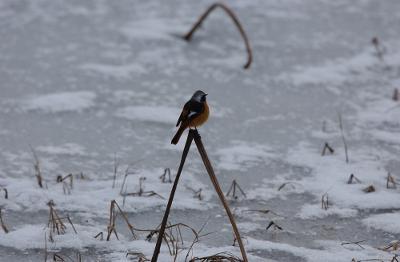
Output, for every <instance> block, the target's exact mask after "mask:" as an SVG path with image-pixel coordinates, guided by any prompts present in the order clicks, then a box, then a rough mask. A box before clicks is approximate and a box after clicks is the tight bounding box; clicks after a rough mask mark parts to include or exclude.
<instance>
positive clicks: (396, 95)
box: [392, 88, 400, 101]
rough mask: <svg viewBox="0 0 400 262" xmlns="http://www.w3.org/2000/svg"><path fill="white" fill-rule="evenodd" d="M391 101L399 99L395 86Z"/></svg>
mask: <svg viewBox="0 0 400 262" xmlns="http://www.w3.org/2000/svg"><path fill="white" fill-rule="evenodd" d="M392 99H393V101H399V99H400V98H399V89H397V88H395V89H394V90H393V96H392Z"/></svg>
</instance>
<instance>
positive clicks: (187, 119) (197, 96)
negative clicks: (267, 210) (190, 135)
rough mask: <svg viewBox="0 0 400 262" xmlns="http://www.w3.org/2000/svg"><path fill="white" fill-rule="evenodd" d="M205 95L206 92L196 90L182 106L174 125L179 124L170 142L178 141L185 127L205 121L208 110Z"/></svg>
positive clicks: (194, 125)
mask: <svg viewBox="0 0 400 262" xmlns="http://www.w3.org/2000/svg"><path fill="white" fill-rule="evenodd" d="M206 96H207V94H206V93H204V92H203V91H201V90H198V91H196V92H194V94H193V96H192V98H190V100H189V101H187V102H186V104H185V105H184V106H183V109H182V113H181V115H180V116H179V119H178V122H177V123H176V126H179V124H180V126H179V129H178V131H177V132H176V134H175V136H174V138H172V141H171V144H174V145H176V144H177V143H178V141H179V138H181V135H182V133H183V131H185V129H186V128H188V127H189V128H191V127H194V128H197V127H198V126H201V125H202V124H204V123H205V122H206V121H207V119H208V115H209V114H210V110H209V108H208V105H207V101H206Z"/></svg>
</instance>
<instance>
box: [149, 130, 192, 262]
mask: <svg viewBox="0 0 400 262" xmlns="http://www.w3.org/2000/svg"><path fill="white" fill-rule="evenodd" d="M192 141H193V134H192V133H191V132H189V135H188V137H187V139H186V144H185V148H184V149H183V153H182V158H181V163H180V165H179V168H178V173H177V174H176V177H175V180H174V184H173V186H172V189H171V193H170V195H169V199H168V204H167V207H166V209H165V212H164V217H163V219H162V222H161V226H160V231H159V232H158V238H157V243H156V246H155V248H154V252H153V257H152V258H151V262H157V260H158V255H159V253H160V248H161V243H162V239H163V236H164V232H165V227H166V225H167V221H168V216H169V212H170V210H171V206H172V202H173V200H174V196H175V191H176V188H177V186H178V182H179V178H180V176H181V173H182V169H183V165H184V164H185V160H186V157H187V154H188V153H189V149H190V145H191V144H192Z"/></svg>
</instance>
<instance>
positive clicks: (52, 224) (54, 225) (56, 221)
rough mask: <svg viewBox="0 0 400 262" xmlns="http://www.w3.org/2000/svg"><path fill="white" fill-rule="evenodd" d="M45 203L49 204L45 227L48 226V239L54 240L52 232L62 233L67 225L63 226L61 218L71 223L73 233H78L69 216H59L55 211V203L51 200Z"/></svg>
mask: <svg viewBox="0 0 400 262" xmlns="http://www.w3.org/2000/svg"><path fill="white" fill-rule="evenodd" d="M47 205H48V206H49V208H50V209H49V221H48V223H47V227H48V228H50V234H49V240H50V241H51V242H54V238H53V234H57V235H64V234H65V230H66V229H67V227H66V226H65V224H64V222H63V220H67V222H68V223H69V224H70V225H71V227H72V229H73V230H74V232H75V234H78V232H77V231H76V228H75V226H74V224H73V223H72V221H71V218H70V217H69V216H66V217H60V216H59V215H58V213H57V210H56V209H55V208H54V207H55V203H54V202H53V200H50V201H49V202H48V203H47Z"/></svg>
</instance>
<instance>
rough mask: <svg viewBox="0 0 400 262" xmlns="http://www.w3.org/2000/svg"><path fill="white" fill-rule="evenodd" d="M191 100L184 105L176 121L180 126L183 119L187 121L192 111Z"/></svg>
mask: <svg viewBox="0 0 400 262" xmlns="http://www.w3.org/2000/svg"><path fill="white" fill-rule="evenodd" d="M189 108H190V101H188V102H186V104H185V105H184V106H183V109H182V112H181V115H180V116H179V118H178V121H177V122H176V126H179V124H180V123H181V122H182V121H185V120H186V119H187V118H188V115H189V113H190V109H189Z"/></svg>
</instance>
